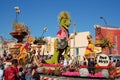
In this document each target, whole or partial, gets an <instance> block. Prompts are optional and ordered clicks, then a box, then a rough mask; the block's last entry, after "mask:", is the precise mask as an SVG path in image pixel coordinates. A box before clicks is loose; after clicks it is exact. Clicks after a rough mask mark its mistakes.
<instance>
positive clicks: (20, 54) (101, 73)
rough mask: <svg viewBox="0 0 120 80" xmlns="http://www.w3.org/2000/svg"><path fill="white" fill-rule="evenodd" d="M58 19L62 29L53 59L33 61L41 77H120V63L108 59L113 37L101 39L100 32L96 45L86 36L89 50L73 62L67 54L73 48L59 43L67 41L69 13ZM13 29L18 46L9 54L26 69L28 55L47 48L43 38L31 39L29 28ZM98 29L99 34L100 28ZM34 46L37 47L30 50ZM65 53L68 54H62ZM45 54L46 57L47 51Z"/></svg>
mask: <svg viewBox="0 0 120 80" xmlns="http://www.w3.org/2000/svg"><path fill="white" fill-rule="evenodd" d="M58 19H59V24H60V30H59V31H58V33H57V38H56V39H55V41H54V54H53V55H52V57H51V58H50V59H44V58H42V57H43V55H42V57H41V59H38V58H37V57H36V56H34V57H33V59H32V61H33V62H34V64H35V65H37V66H38V69H37V70H38V72H39V73H40V74H44V75H53V76H68V77H89V78H116V77H119V76H120V64H118V65H117V66H115V65H113V62H112V61H111V59H110V57H109V55H110V54H111V53H112V51H111V49H112V48H113V45H114V44H113V42H112V41H111V39H110V38H103V35H102V38H101V37H100V36H99V35H97V34H98V32H96V36H95V41H94V42H92V36H91V35H90V34H89V35H88V36H86V38H87V39H88V46H87V47H86V51H85V55H84V56H82V59H81V60H80V61H79V58H78V57H75V58H74V60H71V58H70V57H69V56H70V55H69V56H68V54H67V53H68V52H69V50H70V46H68V44H69V43H67V42H64V43H65V46H64V45H63V44H64V43H63V44H60V42H61V41H64V39H66V38H67V39H68V35H69V33H68V32H69V31H68V28H69V26H70V23H71V19H70V16H69V15H68V13H67V12H62V13H60V15H59V16H58ZM13 28H14V30H15V32H11V33H10V35H11V36H12V37H13V38H15V39H17V43H16V44H15V45H14V47H13V48H10V51H11V53H12V54H13V55H15V58H17V59H18V60H19V64H21V65H23V66H24V65H26V64H27V63H28V62H29V59H30V58H29V53H31V52H32V54H35V52H40V51H41V50H40V49H41V46H42V45H46V42H44V41H43V39H41V38H40V39H35V38H33V37H30V36H28V28H27V27H26V26H25V25H24V24H22V23H16V24H15V25H13ZM95 30H96V31H97V30H98V29H95ZM62 32H65V33H62ZM99 34H100V33H99ZM61 35H62V36H61ZM64 37H66V38H64ZM23 39H26V41H25V42H23ZM57 41H58V42H57ZM31 43H32V44H33V45H35V46H33V47H31ZM58 44H60V45H58ZM61 46H62V47H61ZM58 47H59V49H58ZM98 47H99V48H101V52H99V53H97V52H96V51H95V50H97V49H98ZM106 49H109V52H107V50H106ZM30 51H31V52H30ZM34 51H35V52H34ZM63 52H65V53H64V54H63ZM42 53H43V54H44V50H43V52H42ZM61 55H63V56H64V60H62V59H61V58H60V56H61ZM30 56H31V54H30ZM65 59H66V61H65ZM63 61H64V62H63ZM64 63H65V64H64Z"/></svg>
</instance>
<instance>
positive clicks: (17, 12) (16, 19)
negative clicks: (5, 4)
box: [14, 6, 20, 23]
mask: <svg viewBox="0 0 120 80" xmlns="http://www.w3.org/2000/svg"><path fill="white" fill-rule="evenodd" d="M14 9H15V12H16V18H15V21H16V23H17V22H18V14H19V13H20V9H19V7H18V6H15V7H14Z"/></svg>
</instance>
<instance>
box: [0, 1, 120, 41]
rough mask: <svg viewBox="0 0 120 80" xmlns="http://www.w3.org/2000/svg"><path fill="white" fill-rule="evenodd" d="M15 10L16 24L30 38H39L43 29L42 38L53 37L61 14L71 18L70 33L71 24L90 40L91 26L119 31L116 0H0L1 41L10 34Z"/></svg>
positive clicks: (118, 10) (119, 6)
mask: <svg viewBox="0 0 120 80" xmlns="http://www.w3.org/2000/svg"><path fill="white" fill-rule="evenodd" d="M15 6H18V7H19V9H20V11H21V12H20V14H19V15H18V16H17V19H18V22H20V23H24V24H25V25H27V26H28V28H29V29H30V30H31V33H32V36H33V37H41V35H42V33H43V28H44V27H47V28H48V31H46V32H45V33H44V36H45V37H48V36H50V37H55V36H56V33H57V31H58V30H59V28H58V26H59V23H58V15H59V13H60V12H62V11H67V12H69V14H70V16H71V25H70V27H69V32H70V33H73V32H74V23H76V32H86V31H89V32H90V33H91V35H92V36H93V37H94V36H95V29H94V25H96V24H97V25H106V24H105V22H104V20H105V21H106V22H107V25H109V26H115V27H120V0H0V28H1V29H0V36H3V38H5V39H11V38H12V36H11V35H10V34H9V33H10V32H14V31H13V30H12V23H13V21H14V20H15V17H16V12H15V9H14V7H15ZM101 16H102V17H103V18H104V20H103V19H100V17H101Z"/></svg>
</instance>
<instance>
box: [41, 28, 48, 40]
mask: <svg viewBox="0 0 120 80" xmlns="http://www.w3.org/2000/svg"><path fill="white" fill-rule="evenodd" d="M47 30H48V28H47V27H44V28H43V33H42V35H41V38H43V34H44V33H45V32H46V31H47Z"/></svg>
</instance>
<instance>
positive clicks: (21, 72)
mask: <svg viewBox="0 0 120 80" xmlns="http://www.w3.org/2000/svg"><path fill="white" fill-rule="evenodd" d="M19 80H26V79H25V72H24V71H23V68H22V67H20V68H19Z"/></svg>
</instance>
